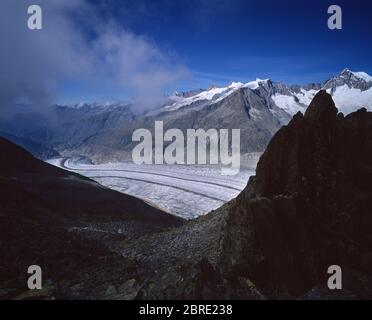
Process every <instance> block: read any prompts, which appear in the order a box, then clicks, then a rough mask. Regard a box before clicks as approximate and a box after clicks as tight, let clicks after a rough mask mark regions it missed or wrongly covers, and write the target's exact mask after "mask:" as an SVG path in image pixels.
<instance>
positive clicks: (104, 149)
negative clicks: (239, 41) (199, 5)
mask: <svg viewBox="0 0 372 320" xmlns="http://www.w3.org/2000/svg"><path fill="white" fill-rule="evenodd" d="M320 89H324V90H326V91H327V92H328V93H330V94H331V95H332V97H333V99H334V101H335V104H336V106H337V107H338V108H339V110H340V111H341V112H343V113H344V114H348V113H350V112H352V111H355V110H357V109H358V108H360V107H365V108H366V109H368V110H372V77H371V76H369V75H368V74H366V73H364V72H353V71H350V70H348V69H345V70H343V71H342V72H341V73H340V74H338V75H336V76H334V77H332V78H331V79H329V80H327V81H325V82H324V83H322V84H320V83H311V84H307V85H286V84H284V83H280V82H274V81H272V80H270V79H266V80H260V79H257V80H256V81H252V82H248V83H245V84H243V83H240V82H237V83H231V84H230V85H228V86H226V87H211V88H209V89H196V90H193V91H189V92H183V93H175V94H173V95H171V96H169V97H168V98H167V101H166V103H164V105H162V106H160V107H157V108H155V109H154V110H151V111H148V112H145V113H141V114H138V113H136V112H134V111H135V106H134V105H131V104H123V103H107V104H103V105H102V104H97V103H95V104H87V103H79V104H76V105H74V106H61V105H54V106H52V107H51V109H50V112H49V114H48V116H46V115H43V114H38V113H28V112H27V111H25V109H26V108H23V109H22V112H15V114H14V115H13V116H12V117H11V118H7V119H0V131H2V132H5V133H6V134H7V135H8V136H13V137H17V138H18V139H26V138H27V139H28V140H31V141H33V143H37V144H40V145H43V146H45V148H48V149H49V150H55V151H56V152H59V153H60V154H62V155H64V156H76V155H79V156H80V155H83V156H86V157H88V158H91V159H92V160H93V161H94V162H96V163H101V162H110V161H111V162H112V161H122V160H131V151H132V149H133V147H134V145H135V144H134V143H133V142H132V133H133V131H134V130H135V129H138V128H145V129H149V130H151V131H153V127H154V122H155V121H156V120H161V121H163V122H164V130H167V129H169V128H178V129H181V130H183V131H185V130H186V129H190V128H195V129H197V128H203V129H205V130H207V129H209V128H216V129H221V128H228V129H232V128H234V129H240V130H241V146H242V150H241V153H243V154H245V153H250V152H263V151H264V150H265V148H266V146H267V144H268V142H269V141H270V139H271V138H272V136H273V135H274V134H275V133H276V132H277V131H278V130H279V129H280V128H281V127H282V126H283V125H286V124H287V123H288V122H289V121H290V119H291V118H292V116H293V115H294V114H296V113H297V112H298V111H301V112H302V113H304V112H305V111H306V108H307V106H308V105H309V103H310V101H311V100H312V98H313V97H314V96H315V94H316V93H317V92H318V91H319V90H320ZM15 142H16V141H15ZM26 148H27V146H26ZM30 151H31V152H32V150H30ZM39 153H40V152H39ZM46 154H48V153H46Z"/></svg>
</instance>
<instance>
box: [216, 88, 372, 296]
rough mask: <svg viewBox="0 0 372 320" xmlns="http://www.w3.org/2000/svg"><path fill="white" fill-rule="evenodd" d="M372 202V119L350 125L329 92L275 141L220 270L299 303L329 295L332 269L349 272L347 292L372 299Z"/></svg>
mask: <svg viewBox="0 0 372 320" xmlns="http://www.w3.org/2000/svg"><path fill="white" fill-rule="evenodd" d="M371 199H372V113H369V112H367V111H366V110H365V109H360V110H359V111H357V112H354V113H352V114H350V115H348V116H346V117H344V116H343V115H342V114H337V109H336V107H335V105H334V103H333V101H332V98H331V96H330V95H329V94H327V93H326V92H325V91H320V92H319V93H318V94H317V95H316V96H315V98H314V99H313V101H312V103H311V104H310V106H309V108H308V109H307V111H306V113H305V115H302V114H301V113H298V114H296V115H295V116H294V117H293V119H292V120H291V122H290V123H289V124H288V125H287V126H285V127H283V128H282V129H280V130H279V131H278V133H277V134H276V135H275V136H274V137H273V139H272V140H271V142H270V144H269V146H268V147H267V149H266V151H265V153H264V154H263V155H262V157H261V159H260V161H259V163H258V167H257V171H256V176H255V177H252V178H251V179H250V180H249V183H248V185H247V187H246V188H245V190H244V191H243V192H242V193H241V194H240V195H239V196H238V198H237V199H236V200H235V201H234V203H232V205H231V209H230V211H229V214H228V218H227V225H226V228H225V231H224V234H223V248H222V255H221V267H220V269H221V270H222V272H223V274H224V276H225V277H226V278H228V279H231V281H234V279H238V278H239V277H244V276H247V277H249V278H250V279H251V280H252V281H253V282H254V283H255V285H256V286H257V287H258V288H259V289H260V290H261V292H263V293H264V294H265V295H266V296H268V297H271V298H286V297H288V298H289V297H292V298H293V297H300V296H302V295H304V294H306V292H308V291H310V290H311V289H312V288H314V287H316V286H319V287H324V286H326V283H327V282H326V279H327V278H328V276H329V275H328V274H327V269H328V267H329V266H330V265H340V266H341V267H342V270H343V281H344V282H343V283H344V288H345V289H347V290H350V291H351V292H352V293H353V295H354V296H356V297H359V298H372V259H371V257H372V235H371V230H372V203H371ZM322 290H323V291H321V292H322V294H321V295H320V298H321V297H324V296H326V295H327V293H324V292H328V293H330V291H329V290H328V289H322Z"/></svg>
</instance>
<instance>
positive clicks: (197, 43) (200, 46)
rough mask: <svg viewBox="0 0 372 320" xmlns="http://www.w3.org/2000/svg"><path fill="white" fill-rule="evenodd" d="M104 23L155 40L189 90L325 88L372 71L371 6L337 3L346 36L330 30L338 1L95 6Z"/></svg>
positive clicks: (158, 0)
mask: <svg viewBox="0 0 372 320" xmlns="http://www.w3.org/2000/svg"><path fill="white" fill-rule="evenodd" d="M90 2H91V3H92V4H94V5H95V7H96V8H97V10H98V12H100V16H101V17H102V18H108V17H114V18H115V19H116V20H117V21H118V22H119V23H120V24H121V25H122V26H123V27H124V28H126V29H129V30H131V31H132V32H134V33H136V34H140V35H145V36H146V37H148V38H149V39H152V40H153V41H154V42H155V43H156V44H157V46H159V47H161V48H162V49H163V50H166V51H167V52H170V53H171V54H172V55H174V56H175V57H176V58H177V59H178V60H179V61H180V62H182V63H183V64H184V65H185V66H187V68H188V69H189V70H190V71H191V73H192V80H191V81H187V82H185V83H182V84H181V85H180V86H181V87H182V86H183V87H185V88H187V87H190V88H191V87H199V86H201V87H205V86H208V85H211V84H217V85H222V84H225V83H226V82H229V81H233V80H234V81H242V82H244V81H250V80H252V79H255V78H256V77H260V78H272V79H274V80H276V81H284V82H287V83H307V82H315V81H324V80H325V79H327V78H328V77H329V76H331V75H334V74H335V73H337V72H339V71H341V70H342V69H343V68H344V67H348V68H350V69H351V70H355V71H366V72H368V73H371V71H372V59H371V53H372V26H371V21H372V19H371V18H372V10H371V9H372V5H371V4H370V3H371V2H370V1H361V0H359V1H336V2H335V3H337V4H338V5H340V6H341V8H342V10H343V29H342V30H333V31H331V30H329V29H328V28H327V19H328V14H327V8H328V6H329V5H331V4H334V1H333V2H331V1H324V0H322V1H320V0H311V1H304V0H303V1H289V0H284V1H277V0H275V1H273V0H266V1H258V0H251V1H247V0H245V1H238V0H226V1H225V0H222V1H219V0H204V1H203V0H179V1H177V0H148V1H141V0H140V1H138V0H135V1H122V0H108V1H107V0H106V1H90Z"/></svg>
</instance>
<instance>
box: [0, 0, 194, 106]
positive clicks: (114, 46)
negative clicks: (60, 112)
mask: <svg viewBox="0 0 372 320" xmlns="http://www.w3.org/2000/svg"><path fill="white" fill-rule="evenodd" d="M31 4H34V3H33V2H32V1H29V0H24V1H14V0H5V1H2V12H4V13H6V14H3V15H2V18H1V19H0V37H1V39H2V40H1V42H0V70H1V72H0V104H1V105H0V108H2V109H5V108H8V110H9V109H10V108H12V107H13V105H14V103H15V102H16V101H20V100H21V101H28V102H29V103H30V105H33V106H37V107H38V108H41V107H43V106H45V107H47V106H48V105H49V104H50V103H51V102H52V101H53V95H54V94H55V93H56V88H57V84H58V83H59V82H60V81H64V80H66V79H73V80H74V82H75V83H76V82H81V83H85V84H89V83H93V82H95V83H102V85H103V86H105V85H106V86H108V85H109V86H112V87H116V88H119V89H122V90H123V92H132V93H133V94H134V95H135V98H136V99H137V101H138V102H141V103H142V104H143V105H141V106H139V107H142V108H147V107H149V105H150V103H149V101H152V102H151V103H152V104H153V103H154V101H155V102H156V97H157V96H159V97H160V96H161V94H162V90H163V88H164V87H165V86H167V85H170V84H172V83H175V82H176V81H178V80H180V79H181V78H182V77H184V76H185V75H186V74H187V71H186V68H185V67H184V66H182V65H181V64H178V63H177V61H175V59H174V58H172V57H171V56H170V55H169V54H167V52H163V51H162V50H161V49H159V48H158V47H157V46H156V44H155V43H154V42H152V41H151V40H149V39H147V38H145V37H143V36H140V35H136V34H134V33H133V32H131V31H129V30H124V29H123V28H122V27H121V26H119V25H118V24H117V23H115V21H110V22H104V21H102V20H101V19H100V17H98V16H97V15H96V14H95V12H94V10H93V8H92V7H91V6H90V5H89V4H88V2H87V1H85V0H64V1H59V0H39V1H38V4H39V5H40V6H41V7H42V9H43V30H40V31H35V30H29V29H28V28H27V18H28V16H27V8H28V6H29V5H31ZM151 96H153V97H154V99H151V98H150V97H151ZM146 103H148V105H146Z"/></svg>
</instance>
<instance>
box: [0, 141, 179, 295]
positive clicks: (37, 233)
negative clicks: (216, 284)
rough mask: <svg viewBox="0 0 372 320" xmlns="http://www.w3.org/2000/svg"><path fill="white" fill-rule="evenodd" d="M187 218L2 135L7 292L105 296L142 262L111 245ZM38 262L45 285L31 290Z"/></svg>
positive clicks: (0, 271) (1, 270)
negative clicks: (31, 275)
mask: <svg viewBox="0 0 372 320" xmlns="http://www.w3.org/2000/svg"><path fill="white" fill-rule="evenodd" d="M181 223H182V219H179V218H177V217H174V216H171V215H169V214H166V213H164V212H162V211H161V210H158V209H155V208H153V207H151V206H149V205H147V204H145V203H144V202H143V201H141V200H139V199H137V198H134V197H130V196H126V195H123V194H121V193H119V192H115V191H112V190H109V189H107V188H104V187H102V186H101V185H99V184H98V183H96V182H94V181H92V180H90V179H87V178H85V177H82V176H80V175H77V174H74V173H71V172H67V171H64V170H61V169H58V168H56V167H54V166H52V165H49V164H46V163H44V162H42V161H40V160H38V159H35V158H34V157H32V156H31V154H29V153H27V152H26V151H25V150H24V149H22V148H20V147H18V146H16V145H14V144H12V143H11V142H9V141H7V140H5V139H3V138H1V137H0V257H1V259H0V299H7V298H27V297H29V296H37V297H39V298H40V297H48V298H51V297H54V298H80V299H81V298H104V297H105V294H106V291H107V290H110V288H111V287H110V285H111V282H115V284H116V285H117V286H120V285H124V284H125V283H126V282H127V281H129V280H131V279H133V277H136V276H137V275H138V273H140V272H141V269H140V268H138V266H137V265H136V263H135V261H130V260H129V259H126V258H125V257H122V256H121V255H118V254H116V253H114V252H112V251H110V250H109V249H108V246H109V244H110V243H111V241H112V240H111V239H112V238H115V237H120V239H125V238H127V237H130V236H139V235H142V234H151V233H154V232H159V231H162V230H164V229H166V228H169V227H174V226H178V225H180V224H181ZM34 264H36V265H39V266H40V267H41V268H42V270H43V279H44V284H45V285H44V290H43V291H33V292H32V291H28V290H27V285H26V284H27V278H28V276H29V275H28V274H27V269H28V267H29V266H30V265H34Z"/></svg>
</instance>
